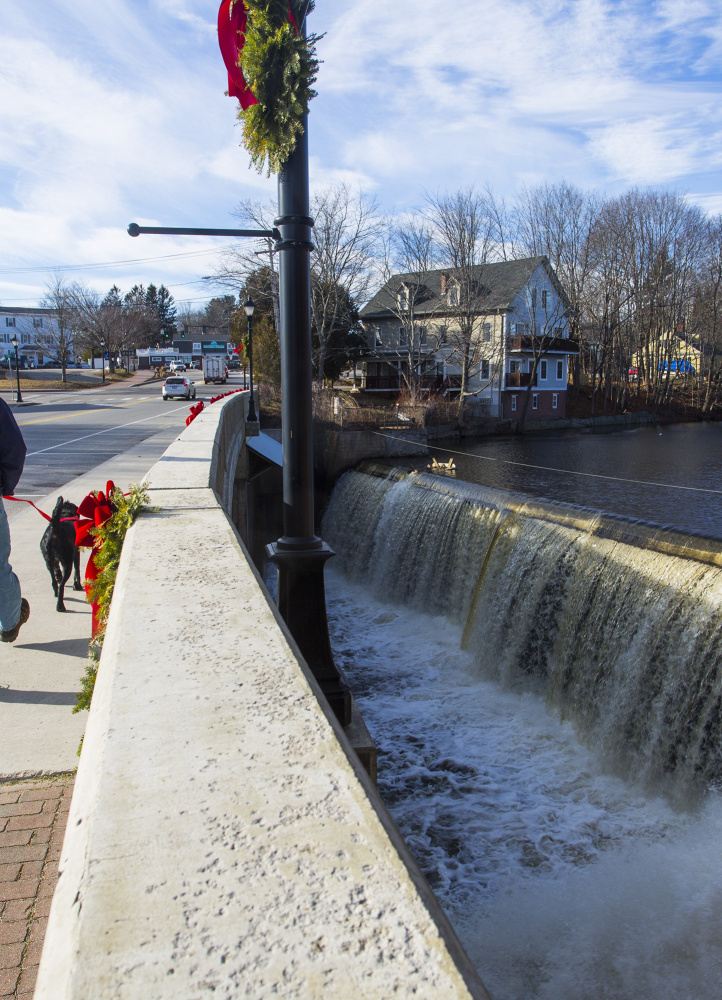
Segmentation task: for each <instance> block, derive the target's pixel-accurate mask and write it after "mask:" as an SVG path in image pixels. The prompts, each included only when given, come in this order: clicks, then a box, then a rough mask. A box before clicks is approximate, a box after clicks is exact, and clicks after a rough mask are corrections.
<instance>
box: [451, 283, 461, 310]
mask: <svg viewBox="0 0 722 1000" xmlns="http://www.w3.org/2000/svg"><path fill="white" fill-rule="evenodd" d="M458 304H459V286H458V285H452V286H451V288H450V289H449V305H450V306H458Z"/></svg>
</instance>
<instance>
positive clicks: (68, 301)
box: [40, 274, 76, 382]
mask: <svg viewBox="0 0 722 1000" xmlns="http://www.w3.org/2000/svg"><path fill="white" fill-rule="evenodd" d="M40 305H41V306H42V307H43V308H44V309H50V311H51V313H52V318H53V319H54V320H55V323H54V325H51V326H50V327H49V328H48V330H47V331H46V332H45V333H43V339H44V345H43V346H44V347H45V346H47V347H49V348H50V350H51V351H52V353H53V354H54V355H55V358H56V360H57V361H59V362H60V364H61V365H62V369H63V372H62V381H63V382H67V369H68V366H69V365H70V364H71V362H72V361H74V359H75V332H76V330H75V326H74V318H75V314H74V311H73V294H72V289H71V287H70V286H68V285H67V284H66V282H65V279H64V278H63V276H62V275H60V274H56V275H55V277H54V278H53V280H52V281H51V282H50V283H49V284H48V285H46V291H45V295H44V296H43V298H42V299H41V300H40Z"/></svg>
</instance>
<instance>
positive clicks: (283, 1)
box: [236, 0, 322, 176]
mask: <svg viewBox="0 0 722 1000" xmlns="http://www.w3.org/2000/svg"><path fill="white" fill-rule="evenodd" d="M236 2H237V3H241V2H242V0H236ZM245 3H246V8H247V11H248V21H247V23H246V38H245V44H244V46H243V51H242V53H241V70H242V71H243V75H244V77H245V79H246V82H247V84H248V86H249V87H250V88H251V90H252V91H253V94H254V96H255V98H256V100H257V101H258V104H253V105H251V107H249V108H246V109H245V111H244V110H243V109H242V108H241V109H239V111H238V117H239V119H240V120H241V121H242V123H243V142H244V145H245V147H246V149H247V150H248V152H249V153H250V154H251V161H252V163H253V165H254V166H255V167H256V169H257V170H258V172H259V173H262V172H263V170H264V168H265V169H266V172H267V176H270V174H271V172H273V173H279V172H280V171H281V169H282V167H283V165H284V163H285V162H286V161H287V160H288V158H289V156H290V155H291V153H292V152H293V151H294V149H295V148H296V141H297V139H298V136H299V135H301V134H302V133H303V124H302V121H301V119H302V117H303V116H304V115H305V114H308V105H309V102H310V100H311V98H312V97H315V96H316V91H315V90H313V89H312V84H313V83H314V82H315V80H316V74H317V72H318V59H317V58H316V43H317V42H318V40H319V38H321V37H322V36H321V35H310V36H309V37H308V38H304V37H303V35H301V34H297V32H296V29H295V27H294V26H293V24H291V23H290V21H289V17H288V9H289V3H288V0H245ZM290 6H291V10H292V12H293V17H294V20H295V21H296V24H299V23H300V18H301V15H302V12H303V8H304V7H305V3H304V2H303V0H291V4H290ZM312 9H313V2H311V4H310V5H309V11H310V10H312Z"/></svg>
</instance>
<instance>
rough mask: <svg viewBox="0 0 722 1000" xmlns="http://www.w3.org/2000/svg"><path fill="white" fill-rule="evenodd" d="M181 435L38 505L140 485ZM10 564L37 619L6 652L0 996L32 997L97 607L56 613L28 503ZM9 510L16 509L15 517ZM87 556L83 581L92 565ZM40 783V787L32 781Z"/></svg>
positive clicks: (16, 522)
mask: <svg viewBox="0 0 722 1000" xmlns="http://www.w3.org/2000/svg"><path fill="white" fill-rule="evenodd" d="M180 430H181V428H180V427H174V428H168V429H166V430H164V431H161V432H160V433H159V434H155V435H153V437H150V438H148V439H147V440H145V441H142V442H140V443H139V444H137V445H135V446H134V447H133V448H131V449H129V450H128V451H127V452H125V453H123V454H121V455H118V456H116V457H115V458H113V459H111V460H110V461H109V462H105V463H103V465H99V466H97V467H96V468H95V469H93V470H92V471H91V472H89V473H86V474H85V475H84V476H80V477H79V478H78V479H75V480H73V481H71V482H70V483H67V484H66V485H65V486H63V487H62V489H61V490H59V491H58V492H57V493H53V494H49V495H48V496H47V497H45V498H43V500H41V501H39V502H38V506H39V507H40V508H41V510H44V511H46V512H47V513H50V512H51V511H52V509H53V505H54V503H55V499H56V497H57V496H58V495H60V494H62V495H63V496H64V497H67V498H68V499H70V500H72V501H73V502H74V503H78V502H79V501H80V500H81V499H82V498H83V497H84V496H85V495H86V494H87V493H88V492H89V490H91V489H104V488H105V483H106V480H108V479H112V480H113V481H114V482H115V484H116V486H119V487H121V488H122V489H123V490H125V489H127V487H128V485H129V484H130V483H131V482H140V481H142V479H143V477H144V476H145V474H146V473H147V472H148V470H149V469H150V468H151V466H152V465H154V464H155V462H156V461H157V460H158V459H159V458H160V456H161V455H162V454H163V452H164V451H165V449H166V448H167V447H168V445H169V444H170V442H171V441H172V440H174V438H175V437H177V435H178V434H179V433H180ZM5 506H6V510H7V511H8V516H9V518H10V536H11V543H12V552H11V557H10V558H11V562H12V564H13V568H14V569H15V571H16V572H17V574H18V577H19V578H20V583H21V586H22V591H23V594H24V595H25V596H26V597H27V598H28V600H29V601H30V619H29V620H28V622H27V624H26V625H24V626H23V627H22V629H21V631H20V635H19V637H18V638H17V640H16V641H15V642H14V643H13V644H9V643H8V644H5V643H3V644H2V646H0V732H2V743H0V997H25V998H29V997H31V996H32V994H33V991H34V989H35V976H36V974H37V968H38V963H39V961H40V953H41V951H42V946H43V940H44V936H45V927H46V924H47V918H48V913H49V911H50V902H51V900H52V896H53V892H54V890H55V884H56V882H57V871H58V861H59V858H60V851H61V848H62V843H63V835H64V832H65V823H66V821H67V814H68V809H69V807H70V799H71V796H72V790H73V780H74V772H75V768H76V767H77V763H78V758H77V749H78V744H79V742H80V738H81V736H82V735H83V732H84V730H85V722H86V719H87V713H86V712H80V713H78V714H77V715H73V714H72V712H71V708H72V706H73V705H74V704H75V693H76V691H77V690H78V688H79V680H80V677H81V676H82V674H83V671H84V669H85V663H86V660H87V653H88V641H89V639H90V607H89V605H88V603H87V601H86V599H85V594H84V593H78V592H76V591H73V590H72V581H71V586H70V588H68V587H66V590H65V605H66V607H67V608H68V613H66V614H60V613H58V612H57V611H56V610H55V598H54V597H53V591H52V585H51V582H50V575H49V573H48V571H47V569H46V567H45V563H44V561H43V558H42V554H41V552H40V547H39V542H40V538H41V536H42V534H43V532H44V531H45V527H46V523H47V522H46V521H44V520H43V519H42V518H41V517H40V515H39V514H38V513H37V512H36V511H34V510H33V509H32V508H30V507H28V506H27V505H26V504H19V503H18V504H15V503H13V502H11V501H6V502H5ZM10 508H18V509H17V510H15V509H13V510H11V509H10ZM87 555H88V553H87V550H86V551H85V552H84V553H81V573H82V572H83V571H84V569H85V563H86V562H87ZM31 779H34V780H31Z"/></svg>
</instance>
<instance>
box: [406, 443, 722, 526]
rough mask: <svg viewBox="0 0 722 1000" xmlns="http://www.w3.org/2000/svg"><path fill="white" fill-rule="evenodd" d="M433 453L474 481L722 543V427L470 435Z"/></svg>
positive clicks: (437, 446) (418, 465)
mask: <svg viewBox="0 0 722 1000" xmlns="http://www.w3.org/2000/svg"><path fill="white" fill-rule="evenodd" d="M459 452H464V453H466V454H465V455H462V454H459ZM432 454H433V455H434V456H435V457H436V458H437V460H439V461H447V460H448V459H449V458H450V457H452V456H453V458H454V463H455V466H456V478H457V479H463V480H466V481H467V482H471V483H480V484H482V485H484V486H492V487H495V488H497V489H502V490H511V491H513V492H518V493H524V494H526V495H528V496H533V497H538V498H541V497H543V498H546V499H548V500H557V501H562V502H565V503H573V504H578V505H580V506H585V507H593V508H596V509H597V510H602V511H604V512H606V513H612V514H621V515H623V516H624V517H631V518H640V519H642V520H644V521H652V522H655V523H657V524H660V525H665V526H666V525H669V526H672V527H674V528H677V529H679V530H682V531H690V532H695V533H697V534H703V535H711V536H713V537H715V538H722V424H707V423H705V424H699V423H697V424H674V425H670V426H665V427H640V428H635V429H633V430H625V431H614V432H610V433H595V434H591V433H579V432H578V431H561V432H559V433H558V434H545V435H540V434H533V435H528V436H526V437H506V438H465V439H464V440H462V441H458V440H450V441H446V442H445V441H439V442H437V443H436V444H435V446H434V448H433V450H432ZM505 463H510V464H505ZM511 463H518V464H511ZM415 465H416V468H418V469H421V468H422V465H421V463H420V462H419V460H416V461H415ZM531 466H545V467H546V468H531ZM551 470H560V471H551ZM580 473H585V475H580ZM605 476H606V477H610V478H595V477H605ZM635 480H636V482H635ZM640 480H644V481H645V482H639V481H640ZM680 487H684V488H680ZM689 487H694V488H695V489H696V490H697V491H699V492H695V490H693V489H689ZM705 490H706V491H710V492H703V491H705Z"/></svg>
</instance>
